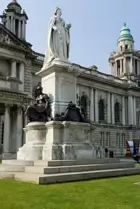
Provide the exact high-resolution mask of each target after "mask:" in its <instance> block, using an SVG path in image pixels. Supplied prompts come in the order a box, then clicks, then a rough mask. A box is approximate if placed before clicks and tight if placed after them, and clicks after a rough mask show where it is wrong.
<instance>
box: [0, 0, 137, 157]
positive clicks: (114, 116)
mask: <svg viewBox="0 0 140 209" xmlns="http://www.w3.org/2000/svg"><path fill="white" fill-rule="evenodd" d="M0 17H1V19H2V24H0V95H1V97H0V146H1V147H3V155H4V156H6V157H11V156H14V155H15V153H16V151H17V150H18V148H19V147H21V145H22V144H23V143H24V134H23V131H22V128H23V127H24V126H25V124H26V118H25V115H24V111H25V108H26V106H27V105H28V104H29V103H30V102H31V101H32V89H33V87H34V86H35V85H36V83H37V82H38V81H39V77H37V76H36V75H35V73H36V72H38V71H39V70H40V69H41V68H42V65H43V60H44V55H42V54H39V53H36V52H34V51H33V50H32V45H31V44H30V43H28V42H27V41H26V24H27V21H28V16H27V14H26V12H25V10H22V8H21V6H20V5H19V4H18V3H17V2H16V1H15V0H13V2H11V3H10V4H9V5H8V6H7V9H6V10H5V11H4V13H3V14H2V15H1V16H0ZM109 64H110V70H111V74H110V75H108V74H105V73H101V72H99V71H98V69H97V67H96V66H92V67H90V68H85V67H82V66H81V68H82V69H83V72H84V73H82V74H81V75H79V76H78V78H77V95H76V96H77V104H79V105H81V104H82V106H83V107H82V108H83V109H84V111H85V112H86V115H87V117H88V118H90V120H91V121H92V123H94V125H95V127H96V131H95V139H96V142H97V143H98V145H99V146H102V147H104V148H107V149H108V150H111V151H114V156H117V157H119V156H122V155H124V153H125V148H126V143H125V140H132V139H133V138H138V137H139V134H140V131H139V128H140V94H139V90H140V82H139V75H140V51H135V49H134V39H133V36H132V35H131V32H130V30H129V28H128V27H127V26H126V24H124V27H123V28H122V29H121V32H120V36H119V39H118V49H117V51H116V52H113V53H112V54H111V55H110V57H109ZM79 101H80V103H79Z"/></svg>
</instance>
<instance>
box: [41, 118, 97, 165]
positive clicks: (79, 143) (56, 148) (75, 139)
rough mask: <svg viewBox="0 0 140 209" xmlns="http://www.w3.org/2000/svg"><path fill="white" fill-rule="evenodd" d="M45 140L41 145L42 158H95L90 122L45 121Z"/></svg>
mask: <svg viewBox="0 0 140 209" xmlns="http://www.w3.org/2000/svg"><path fill="white" fill-rule="evenodd" d="M46 129H47V134H46V142H45V145H44V146H43V152H42V158H43V160H47V161H49V160H68V159H69V160H70V159H72V160H79V159H95V158H96V150H95V147H94V141H92V140H93V132H94V128H93V127H92V125H91V124H87V123H76V122H65V121H64V122H56V121H51V122H48V123H46Z"/></svg>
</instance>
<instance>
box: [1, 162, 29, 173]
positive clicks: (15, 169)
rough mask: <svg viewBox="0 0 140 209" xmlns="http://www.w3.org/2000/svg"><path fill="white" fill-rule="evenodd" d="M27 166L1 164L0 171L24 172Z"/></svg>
mask: <svg viewBox="0 0 140 209" xmlns="http://www.w3.org/2000/svg"><path fill="white" fill-rule="evenodd" d="M24 171H25V166H18V165H17V166H16V165H3V164H2V165H0V172H24Z"/></svg>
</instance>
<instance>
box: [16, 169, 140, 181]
mask: <svg viewBox="0 0 140 209" xmlns="http://www.w3.org/2000/svg"><path fill="white" fill-rule="evenodd" d="M128 175H140V169H138V168H121V169H109V170H99V171H85V172H74V173H59V174H50V175H41V174H40V175H39V174H32V173H15V179H16V180H19V181H24V182H32V183H37V184H41V185H43V184H54V183H64V182H74V181H85V180H92V179H101V178H109V177H120V176H128Z"/></svg>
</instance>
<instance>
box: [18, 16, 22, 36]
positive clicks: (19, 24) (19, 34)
mask: <svg viewBox="0 0 140 209" xmlns="http://www.w3.org/2000/svg"><path fill="white" fill-rule="evenodd" d="M18 38H21V21H20V20H19V21H18Z"/></svg>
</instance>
